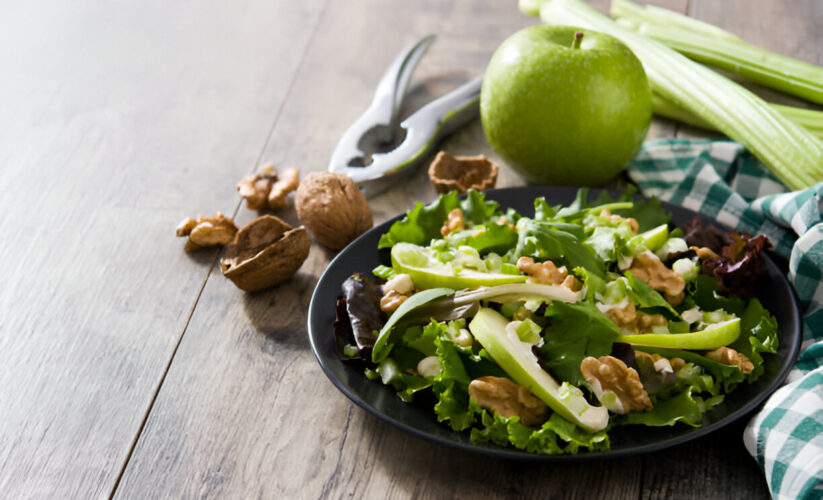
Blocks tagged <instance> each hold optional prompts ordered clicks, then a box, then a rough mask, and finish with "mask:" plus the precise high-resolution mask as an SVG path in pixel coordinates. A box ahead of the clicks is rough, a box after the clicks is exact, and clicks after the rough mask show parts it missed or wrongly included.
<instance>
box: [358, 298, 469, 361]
mask: <svg viewBox="0 0 823 500" xmlns="http://www.w3.org/2000/svg"><path fill="white" fill-rule="evenodd" d="M453 293H454V290H452V289H450V288H429V289H428V290H423V291H422V292H417V293H415V294H414V295H412V296H411V297H409V299H408V300H406V301H404V302H403V303H402V304H400V307H398V308H397V309H396V310H395V311H394V312H393V313H392V315H391V316H390V317H389V320H388V321H386V324H385V325H383V328H382V329H381V330H380V333H379V334H378V335H377V340H375V341H374V346H373V347H372V352H371V357H372V361H373V362H375V363H377V362H379V361H381V360H382V359H383V358H385V357H386V355H387V354H388V353H389V351H390V350H391V348H392V345H391V344H390V343H389V337H390V336H391V333H392V330H393V329H394V325H396V324H397V322H398V321H400V320H401V319H403V316H405V315H406V314H408V313H409V312H410V311H412V310H414V309H415V308H417V307H420V306H422V305H423V304H426V303H428V302H431V301H433V300H434V299H439V298H440V297H443V296H445V295H451V294H453Z"/></svg>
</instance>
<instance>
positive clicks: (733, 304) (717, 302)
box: [690, 274, 746, 316]
mask: <svg viewBox="0 0 823 500" xmlns="http://www.w3.org/2000/svg"><path fill="white" fill-rule="evenodd" d="M690 295H691V296H692V297H694V302H695V304H696V305H697V306H698V307H699V308H700V309H702V310H704V311H715V310H717V309H723V310H725V311H726V312H730V313H733V314H736V315H738V316H740V315H741V314H742V313H743V310H744V309H745V307H746V302H745V301H743V300H742V299H738V298H734V297H724V296H722V295H718V294H717V280H716V279H714V277H712V276H709V275H706V274H701V275H698V276H697V280H696V281H695V289H694V291H693V292H692V293H691V294H690Z"/></svg>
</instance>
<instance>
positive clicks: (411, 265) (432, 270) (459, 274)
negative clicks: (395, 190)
mask: <svg viewBox="0 0 823 500" xmlns="http://www.w3.org/2000/svg"><path fill="white" fill-rule="evenodd" d="M391 261H392V267H394V270H395V271H397V272H398V273H406V274H408V275H409V276H410V277H411V279H412V281H413V282H414V286H416V287H417V288H422V289H426V288H438V287H445V288H452V289H455V290H461V289H463V288H477V287H480V286H495V285H504V284H506V283H522V282H524V281H526V279H527V276H525V275H522V274H502V273H491V272H484V271H476V270H471V269H456V268H454V267H453V266H452V265H451V264H449V263H447V262H441V261H439V260H437V259H436V258H434V257H433V256H432V255H431V252H428V251H427V250H426V249H425V248H423V247H419V246H417V245H413V244H411V243H397V244H396V245H394V246H393V247H392V249H391Z"/></svg>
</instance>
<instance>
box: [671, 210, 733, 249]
mask: <svg viewBox="0 0 823 500" xmlns="http://www.w3.org/2000/svg"><path fill="white" fill-rule="evenodd" d="M683 239H684V240H686V243H688V244H689V245H691V246H695V247H706V248H710V249H712V250H713V251H714V252H715V253H718V254H719V253H720V252H721V250H722V249H723V247H724V246H726V245H728V244H729V243H731V242H732V237H731V234H729V233H728V232H727V231H724V230H722V229H720V228H719V227H717V226H715V225H714V224H712V225H710V226H708V227H706V226H705V225H704V224H703V219H702V218H700V217H699V216H694V217H692V218H691V219H689V220H687V221H686V224H685V225H684V234H683Z"/></svg>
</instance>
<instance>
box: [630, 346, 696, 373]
mask: <svg viewBox="0 0 823 500" xmlns="http://www.w3.org/2000/svg"><path fill="white" fill-rule="evenodd" d="M634 355H635V357H643V358H649V359H650V360H651V362H652V365H653V366H654V369H655V370H656V371H658V372H663V371H666V370H669V371H671V372H672V373H677V372H678V371H679V370H680V369H681V368H683V367H684V366H685V365H686V361H685V360H684V359H683V358H671V359H669V358H666V357H663V356H661V355H659V354H657V353H648V352H645V351H634Z"/></svg>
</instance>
